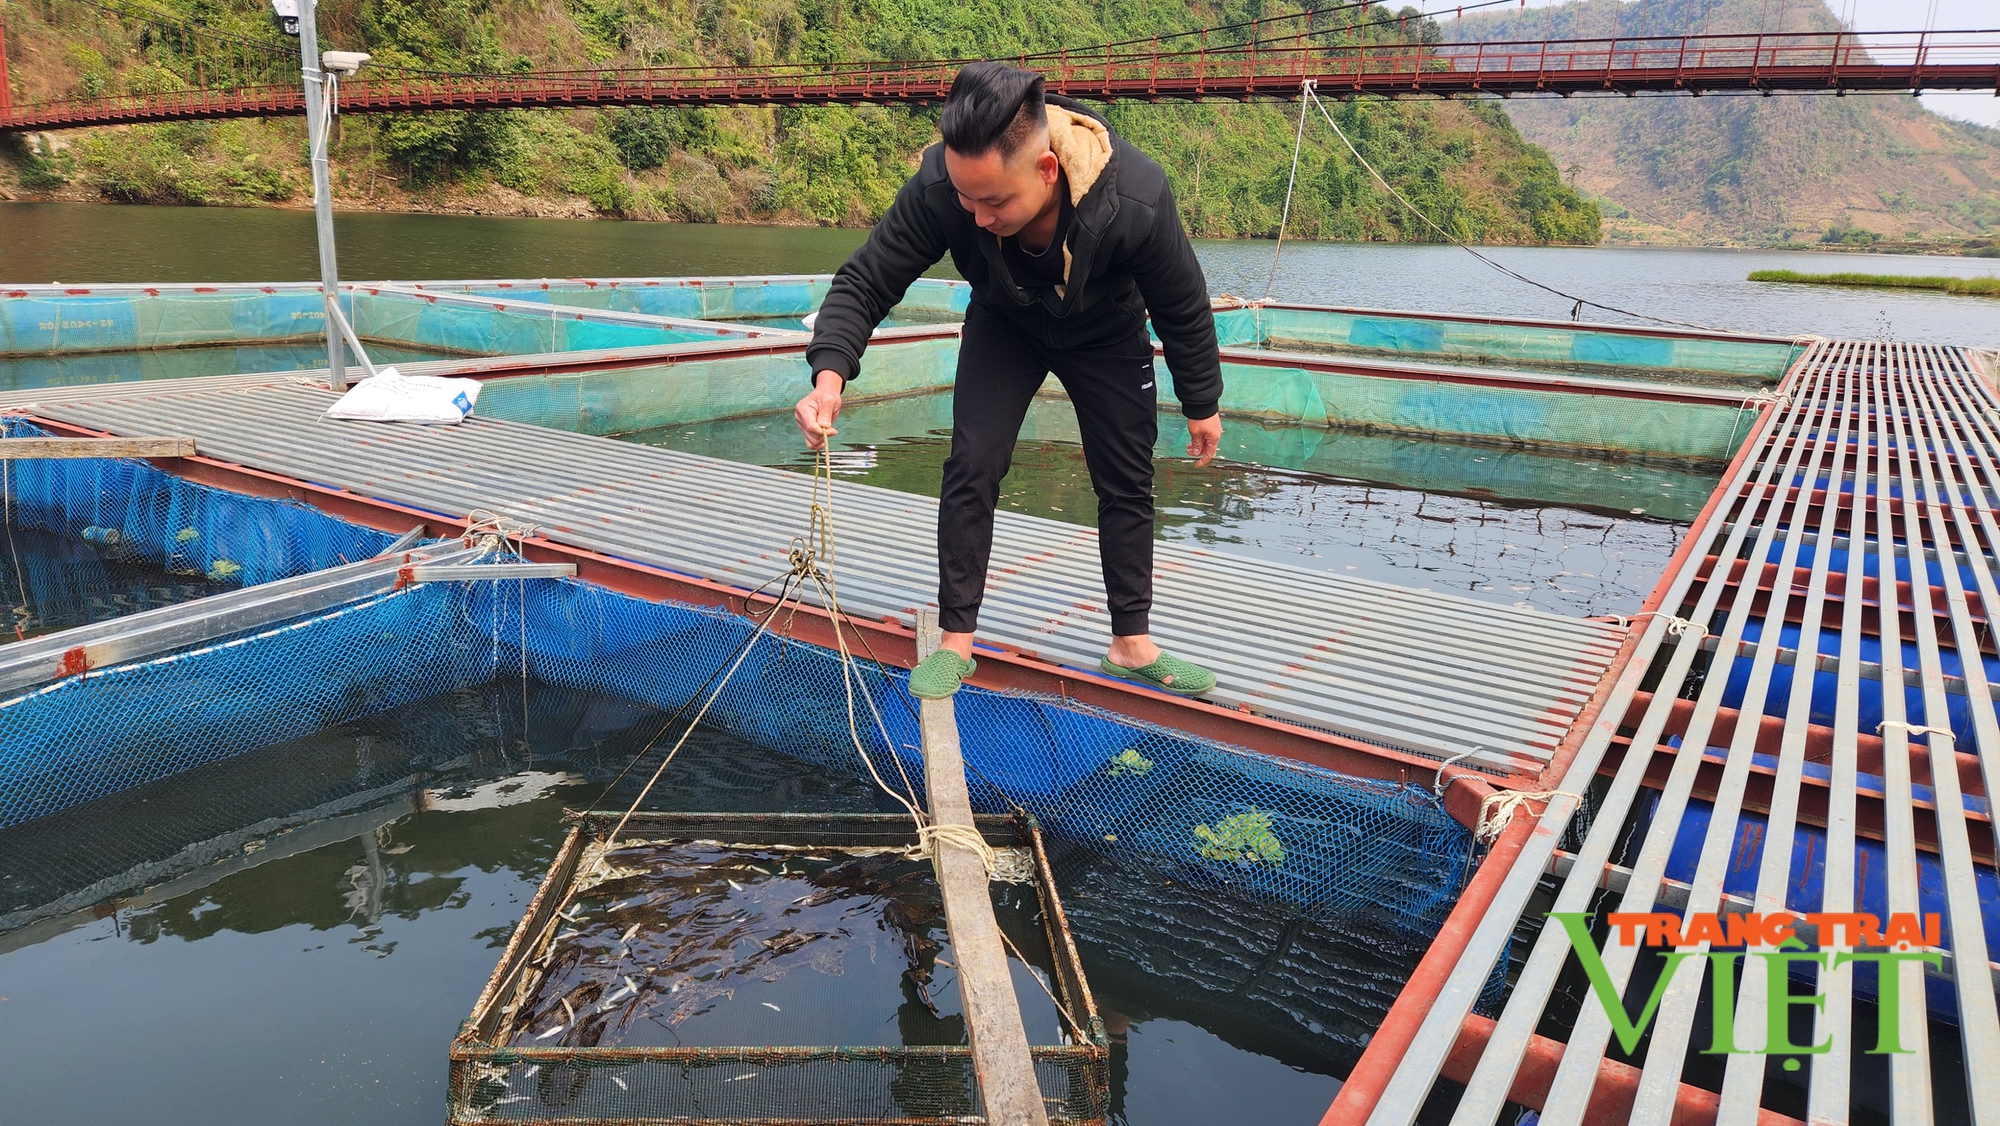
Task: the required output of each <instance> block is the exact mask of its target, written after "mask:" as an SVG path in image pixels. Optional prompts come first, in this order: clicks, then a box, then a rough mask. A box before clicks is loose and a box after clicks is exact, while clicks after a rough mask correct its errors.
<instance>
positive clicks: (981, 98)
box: [938, 62, 1048, 158]
mask: <svg viewBox="0 0 2000 1126" xmlns="http://www.w3.org/2000/svg"><path fill="white" fill-rule="evenodd" d="M1047 112H1048V111H1047V110H1046V109H1045V108H1044V106H1043V103H1042V76H1041V75H1040V74H1037V73H1036V72H1034V71H1032V70H1022V69H1020V68H1019V67H1011V66H1008V65H1007V64H1006V63H989V62H978V63H967V64H966V65H965V69H963V70H961V71H959V72H958V77H957V78H956V79H954V80H953V81H952V84H951V95H950V96H949V97H947V98H946V99H945V103H944V116H943V118H942V119H941V120H940V121H939V122H938V131H939V132H941V133H943V134H944V144H945V147H946V148H948V149H950V150H951V151H953V152H955V153H958V154H959V155H961V156H985V155H986V154H987V153H989V152H992V151H993V150H994V149H996V148H997V149H999V150H1000V155H1001V157H1002V158H1006V157H1011V156H1013V155H1014V154H1015V153H1017V152H1019V151H1021V146H1022V145H1024V144H1026V143H1027V141H1028V139H1029V138H1030V137H1033V136H1034V135H1035V131H1036V130H1037V129H1040V128H1041V127H1043V125H1045V124H1046V123H1047V121H1048V118H1047V116H1046V114H1047Z"/></svg>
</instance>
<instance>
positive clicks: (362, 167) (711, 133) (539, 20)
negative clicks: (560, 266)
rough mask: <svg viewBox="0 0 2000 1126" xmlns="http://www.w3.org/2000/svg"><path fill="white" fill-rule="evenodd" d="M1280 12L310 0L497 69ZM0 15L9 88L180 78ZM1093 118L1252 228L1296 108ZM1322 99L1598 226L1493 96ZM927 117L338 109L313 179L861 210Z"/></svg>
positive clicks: (1313, 157)
mask: <svg viewBox="0 0 2000 1126" xmlns="http://www.w3.org/2000/svg"><path fill="white" fill-rule="evenodd" d="M106 2H107V3H113V6H116V2H126V3H131V2H138V0H106ZM143 2H144V3H146V4H147V5H148V6H150V7H152V8H154V9H155V10H162V9H171V10H174V11H176V12H180V13H184V14H186V16H187V17H188V18H191V19H192V18H199V20H201V21H202V22H204V23H205V24H207V25H209V26H215V27H218V28H220V29H223V30H226V31H229V32H231V33H234V34H237V35H242V36H248V37H256V38H262V39H269V38H271V36H272V34H273V33H272V29H271V26H270V21H269V19H268V17H267V16H266V15H265V14H264V12H265V9H264V8H263V7H262V6H261V5H255V6H253V5H252V4H250V3H249V0H143ZM1298 10H1300V9H1299V8H1297V7H1291V8H1278V7H1274V6H1271V5H1269V4H1267V3H1264V2H1263V0H1227V2H1224V3H1220V4H1207V5H1199V6H1196V7H1194V8H1192V9H1190V8H1189V7H1187V6H1184V5H1180V4H1172V3H1166V2H1162V0H1090V2H1085V0H1046V2H1042V3H1036V4H1005V3H1000V2H998V0H432V2H431V3H428V4H418V3H415V2H414V0H329V2H328V3H326V4H324V5H323V6H322V8H321V25H322V27H323V28H324V29H325V32H324V35H323V39H324V42H325V44H326V45H327V46H330V47H338V48H342V49H362V50H367V51H370V52H372V53H373V54H374V55H375V57H376V60H377V63H378V64H381V63H386V64H394V65H403V66H412V67H425V68H434V69H445V70H478V71H498V72H518V71H525V70H531V69H537V68H548V67H557V68H588V67H596V66H627V65H685V64H718V63H738V64H752V63H771V62H790V61H813V60H840V59H860V58H880V59H910V58H937V57H973V56H980V55H1005V54H1016V53H1020V52H1023V51H1036V50H1041V49H1049V48H1055V47H1060V46H1065V45H1069V46H1076V45H1087V44H1090V43H1101V42H1105V41H1109V40H1113V39H1120V38H1126V37H1132V36H1141V35H1154V34H1163V33H1169V32H1173V31H1179V30H1183V29H1185V28H1189V27H1201V26H1212V25H1216V24H1222V23H1228V22H1232V21H1235V20H1239V19H1246V18H1249V17H1251V16H1253V15H1254V16H1261V17H1265V18H1269V17H1272V16H1275V15H1280V14H1283V13H1284V12H1288V11H1298ZM0 11H4V16H3V17H0V18H4V19H5V20H6V24H7V47H8V59H9V64H10V67H11V68H12V71H13V78H14V85H15V96H16V98H17V99H20V100H30V99H33V98H36V97H40V96H47V95H49V94H61V93H65V92H75V93H84V92H94V91H110V92H119V91H144V90H160V89H174V88H178V87H180V86H182V85H185V84H190V83H192V82H194V81H195V80H196V76H195V74H194V73H193V71H192V64H191V63H190V61H189V60H188V59H187V58H186V57H184V56H182V55H180V54H179V53H177V51H176V50H175V46H174V44H173V43H172V42H171V41H170V40H171V37H169V36H162V35H157V34H153V33H150V32H148V31H146V30H145V29H144V28H143V27H142V25H141V24H140V23H138V22H136V21H134V20H133V19H131V18H129V17H126V16H119V15H115V14H113V13H111V12H110V11H108V10H107V9H106V8H103V7H99V6H96V5H95V4H93V3H90V2H88V0H5V7H4V9H0ZM1412 14H1413V13H1412ZM1317 28H1318V35H1319V37H1320V38H1324V39H1328V40H1338V41H1353V40H1354V39H1356V38H1366V39H1368V40H1386V39H1391V38H1394V37H1396V36H1400V35H1411V36H1418V35H1425V36H1430V37H1433V38H1435V37H1436V36H1437V35H1438V29H1437V28H1436V26H1435V25H1431V24H1429V23H1428V22H1427V21H1423V20H1420V19H1412V20H1404V19H1401V18H1400V17H1399V15H1397V14H1391V13H1389V12H1387V11H1386V10H1385V9H1379V8H1378V9H1374V10H1373V12H1372V14H1371V15H1370V16H1369V17H1367V18H1366V19H1365V20H1363V21H1362V22H1360V24H1359V25H1358V26H1354V25H1329V23H1328V22H1327V21H1326V20H1325V19H1324V18H1322V19H1321V20H1320V21H1319V23H1318V24H1317ZM273 77H276V75H275V73H274V75H273ZM1109 112H1110V116H1111V118H1112V120H1113V123H1114V124H1115V125H1116V127H1117V128H1119V129H1120V130H1121V131H1123V132H1124V133H1125V134H1126V135H1127V136H1128V137H1130V138H1131V139H1132V140H1133V141H1135V142H1136V143H1138V144H1140V145H1141V146H1142V147H1144V148H1145V149H1146V150H1147V151H1149V152H1151V153H1152V154H1153V155H1154V156H1155V157H1156V158H1158V159H1159V160H1160V162H1161V163H1162V164H1163V165H1165V166H1166V168H1167V170H1168V174H1169V175H1170V176H1171V177H1172V178H1173V180H1174V185H1175V188H1176V191H1177V192H1178V193H1179V196H1180V200H1181V204H1182V207H1183V210H1184V212H1185V217H1186V219H1187V221H1188V224H1189V226H1190V227H1191V228H1192V229H1193V230H1194V231H1195V232H1196V233H1197V234H1201V235H1208V236H1217V237H1230V236H1244V235H1270V234H1273V233H1275V231H1276V229H1277V225H1278V219H1279V213H1280V210H1281V208H1282V205H1283V201H1284V193H1285V181H1286V176H1287V173H1288V171H1289V168H1290V159H1291V150H1292V135H1293V128H1294V125H1295V122H1296V118H1295V116H1294V115H1295V114H1296V112H1297V110H1296V106H1295V105H1291V106H1288V105H1284V104H1272V105H1240V104H1213V105H1208V104H1204V105H1121V106H1115V107H1112V109H1111V110H1110V111H1109ZM1336 113H1337V114H1338V116H1339V117H1340V118H1342V124H1343V127H1344V128H1347V129H1349V131H1350V133H1351V135H1352V136H1353V137H1354V138H1355V141H1356V143H1357V144H1358V145H1359V146H1361V148H1362V150H1363V151H1364V152H1365V153H1366V154H1367V155H1368V156H1369V158H1370V160H1371V161H1373V162H1375V163H1377V164H1378V166H1379V167H1381V168H1383V169H1384V171H1385V172H1386V173H1387V174H1388V175H1389V176H1390V177H1391V178H1392V180H1393V181H1394V182H1395V183H1396V184H1397V186H1398V188H1399V189H1401V190H1402V191H1403V192H1405V193H1406V194H1408V195H1409V196H1410V197H1411V198H1412V199H1413V200H1416V201H1417V202H1419V203H1420V204H1421V205H1423V206H1424V207H1425V208H1426V209H1428V210H1429V211H1430V212H1431V214H1432V215H1433V216H1434V217H1436V218H1437V219H1438V220H1439V221H1440V222H1442V223H1444V224H1445V225H1446V226H1447V227H1448V228H1450V229H1452V230H1453V231H1454V232H1455V233H1457V234H1458V235H1459V236H1460V237H1462V238H1466V239H1469V240H1474V241H1484V242H1498V243H1533V242H1581V243H1594V242H1596V241H1597V239H1598V214H1597V210H1596V207H1595V206H1594V205H1593V204H1591V203H1589V202H1586V201H1585V200H1583V199H1582V198H1581V197H1580V196H1579V195H1578V194H1577V193H1576V192H1574V191H1573V190H1572V189H1570V188H1569V187H1567V186H1566V185H1565V184H1563V182H1562V180H1561V177H1560V176H1559V174H1558V173H1557V170H1556V166H1555V164H1554V163H1553V162H1551V161H1550V160H1549V158H1548V156H1547V155H1546V154H1545V153H1543V152H1542V151H1541V150H1540V149H1538V148H1536V147H1534V146H1533V145H1530V144H1528V143H1526V142H1525V141H1523V140H1522V139H1521V137H1520V135H1519V134H1518V133H1516V132H1515V130H1514V127H1513V125H1512V124H1511V123H1510V122H1509V121H1508V119H1507V117H1506V115H1505V114H1504V113H1503V112H1502V111H1501V110H1500V109H1498V108H1497V107H1496V106H1494V105H1491V104H1479V103H1444V104H1438V103H1409V104H1389V103H1383V102H1372V103H1367V104H1351V105H1345V106H1338V107H1336ZM934 125H935V114H934V112H926V111H913V110H905V109H901V108H893V107H856V108H847V107H825V108H794V109H772V108H761V107H759V108H718V109H696V110H659V109H628V110H603V111H507V112H499V113H487V114H472V113H431V114H421V115H398V116H380V117H370V116H362V115H347V116H343V117H342V118H341V119H340V133H339V136H338V139H337V142H336V145H335V149H334V158H335V163H336V168H337V172H336V194H337V195H338V197H339V199H340V201H341V205H342V206H349V207H368V208H382V209H415V210H437V211H455V212H485V213H500V214H544V215H592V214H596V215H610V216H621V217H627V218H636V219H676V220H687V221H696V222H710V221H721V222H793V223H815V224H837V225H865V224H867V223H869V222H872V221H873V220H874V219H875V218H876V217H877V216H879V215H880V214H881V212H882V210H883V208H884V207H886V206H887V204H888V202H889V200H890V198H891V197H892V196H893V195H894V193H895V190H896V188H897V187H898V186H899V185H900V184H901V183H902V181H903V180H904V178H905V177H906V176H907V175H908V174H909V172H910V170H911V169H913V168H914V161H915V156H916V153H917V152H918V151H919V150H921V149H922V148H923V147H924V146H925V145H926V144H928V143H930V141H931V139H932V137H933V135H934ZM1336 150H1338V151H1336ZM302 156H303V126H302V124H301V123H300V122H297V121H268V122H266V121H254V120H246V121H230V122H216V123H196V124H182V125H172V126H155V127H135V128H130V129H116V130H95V131H76V132H67V133H59V134H50V135H46V136H42V137H37V138H32V139H30V140H29V141H27V142H26V143H17V144H15V145H14V146H13V148H12V149H11V151H10V152H9V153H8V157H7V160H6V162H5V163H4V166H0V170H4V171H5V172H6V173H7V175H8V176H9V177H11V179H10V180H8V181H7V187H8V190H9V191H11V192H12V193H13V194H15V195H21V196H30V197H38V198H90V199H96V198H108V199H119V200H133V201H144V202H160V203H193V204H293V205H296V204H298V203H299V202H300V201H301V200H302V199H303V198H304V196H305V193H306V187H305V185H306V179H305V172H304V167H303V161H302ZM1299 179H1300V188H1299V195H1298V197H1297V200H1296V202H1295V204H1294V207H1293V214H1292V226H1291V227H1289V228H1288V230H1289V232H1290V233H1291V234H1292V235H1294V236H1300V237H1306V238H1328V239H1351V240H1388V241H1393V240H1402V239H1409V240H1413V241H1426V240H1428V239H1430V238H1433V237H1435V236H1434V235H1433V234H1432V233H1431V232H1429V231H1428V230H1427V229H1426V228H1424V227H1423V225H1422V224H1421V223H1419V222H1417V221H1415V220H1414V219H1413V218H1412V217H1411V216H1409V215H1408V214H1407V213H1406V212H1405V211H1404V210H1403V209H1402V208H1401V207H1400V206H1399V205H1398V204H1396V203H1394V202H1393V201H1392V200H1391V199H1389V198H1388V197H1387V194H1386V193H1384V192H1382V191H1381V190H1380V188H1379V186H1378V185H1376V184H1374V183H1373V182H1372V181H1371V180H1370V179H1369V177H1368V176H1367V175H1366V173H1365V172H1363V171H1362V169H1361V168H1360V167H1359V165H1358V164H1357V163H1356V162H1355V161H1354V160H1353V158H1352V157H1351V156H1350V155H1349V154H1347V153H1346V151H1345V150H1344V149H1338V142H1337V141H1336V140H1335V139H1334V138H1333V137H1332V136H1331V133H1330V131H1329V130H1327V128H1326V126H1325V124H1324V123H1323V122H1322V123H1320V124H1319V125H1318V127H1317V128H1308V130H1307V145H1306V151H1305V156H1304V160H1303V163H1302V166H1301V170H1300V176H1299Z"/></svg>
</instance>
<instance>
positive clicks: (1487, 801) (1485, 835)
mask: <svg viewBox="0 0 2000 1126" xmlns="http://www.w3.org/2000/svg"><path fill="white" fill-rule="evenodd" d="M1557 798H1568V799H1570V800H1571V801H1573V802H1575V803H1576V804H1577V805H1582V804H1583V798H1582V796H1581V795H1578V794H1572V793H1570V792H1569V791H1568V790H1498V791H1495V792H1493V793H1490V794H1488V795H1486V797H1485V798H1483V799H1481V801H1480V803H1479V823H1478V824H1477V825H1476V826H1475V827H1474V828H1473V830H1472V838H1473V839H1474V840H1476V841H1478V842H1479V843H1480V844H1483V845H1490V844H1492V843H1493V842H1494V841H1496V840H1498V839H1499V838H1500V834H1501V832H1502V831H1503V830H1505V829H1506V828H1507V823H1508V822H1510V821H1512V820H1514V813H1515V811H1516V810H1519V809H1521V808H1522V807H1523V806H1526V805H1527V804H1528V803H1529V802H1531V801H1538V802H1552V801H1554V800H1555V799H1557Z"/></svg>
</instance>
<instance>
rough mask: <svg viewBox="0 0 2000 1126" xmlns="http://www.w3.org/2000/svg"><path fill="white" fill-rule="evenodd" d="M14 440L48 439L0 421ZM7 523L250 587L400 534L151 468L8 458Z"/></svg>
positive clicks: (2, 466) (347, 559)
mask: <svg viewBox="0 0 2000 1126" xmlns="http://www.w3.org/2000/svg"><path fill="white" fill-rule="evenodd" d="M0 425H4V430H5V433H6V436H7V437H9V438H19V437H39V436H45V435H46V434H47V433H48V432H47V431H46V430H43V429H41V428H40V427H37V426H35V425H34V424H33V423H31V422H27V421H25V420H23V419H20V418H6V419H4V420H0ZM0 473H4V478H3V479H0V492H4V503H5V507H6V517H7V519H8V520H9V521H10V522H11V523H13V524H14V525H15V526H16V527H23V528H40V529H43V530H46V531H50V532H54V533H56V534H58V535H63V536H71V537H75V538H76V539H80V540H83V541H84V542H86V543H88V544H90V545H91V546H92V547H94V548H96V549H98V550H99V551H100V552H102V553H103V554H104V555H106V556H107V557H110V558H123V557H129V558H137V559H144V560H147V561H149V562H152V563H155V564H158V565H160V566H163V567H165V568H166V569H167V570H168V571H170V572H173V573H175V574H182V575H199V576H204V577H206V578H208V579H210V580H212V581H216V582H235V583H241V584H243V585H245V586H253V585H255V584H258V583H265V582H270V581H271V580H273V579H283V578H290V577H292V576H294V575H303V574H306V573H307V572H310V571H318V570H322V569H324V568H327V567H335V566H339V565H340V564H342V563H352V562H355V561H356V560H360V559H366V558H368V557H370V556H372V555H375V554H376V553H377V552H380V551H381V550H382V549H384V548H386V547H388V546H389V544H390V543H391V542H392V541H393V540H394V539H395V537H393V536H390V535H387V534H385V533H382V532H378V531H375V530H374V529H372V528H364V527H361V526H360V525H358V524H350V523H348V522H347V521H345V520H340V519H336V518H335V517H332V516H328V515H326V514H325V513H323V512H320V511H319V510H317V509H314V508H310V507H307V506H306V505H303V504H300V503H297V502H295V501H287V500H273V499H269V498H265V497H253V496H245V495H243V494H241V493H232V492H229V491H227V490H224V489H216V488H211V487H209V486H207V485H200V484H196V483H194V482H192V481H187V480H183V479H182V478H179V477H176V476H174V475H173V474H171V473H166V472H163V471H161V470H159V469H155V468H154V467H153V466H152V465H150V464H148V463H146V462H143V461H134V460H129V459H123V458H46V459H23V460H15V461H0Z"/></svg>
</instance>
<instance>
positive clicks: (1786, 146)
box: [1443, 0, 2000, 250]
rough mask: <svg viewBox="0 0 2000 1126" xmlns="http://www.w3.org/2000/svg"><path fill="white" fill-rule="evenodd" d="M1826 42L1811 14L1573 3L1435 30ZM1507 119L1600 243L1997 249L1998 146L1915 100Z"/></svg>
mask: <svg viewBox="0 0 2000 1126" xmlns="http://www.w3.org/2000/svg"><path fill="white" fill-rule="evenodd" d="M1781 20H1782V26H1781V24H1780V21H1781ZM1911 22H1913V23H1914V22H1919V21H1918V20H1915V19H1913V20H1912V21H1911ZM1838 27H1839V24H1838V22H1837V21H1836V20H1835V19H1834V16H1833V14H1832V13H1831V12H1830V11H1828V10H1827V8H1826V7H1825V6H1824V5H1823V4H1822V3H1820V2H1819V0H1797V2H1794V3H1791V4H1789V5H1782V6H1781V5H1773V4H1769V3H1765V2H1764V0H1634V2H1631V3H1623V2H1621V0H1576V2H1572V3H1568V4H1563V5H1560V6H1557V7H1552V8H1540V9H1531V10H1529V11H1525V12H1522V11H1515V12H1509V13H1506V14H1502V15H1477V16H1475V15H1467V16H1466V17H1465V18H1464V20H1462V21H1456V22H1446V23H1445V24H1444V25H1443V28H1444V31H1445V34H1446V36H1447V38H1454V39H1459V40H1463V41H1468V42H1469V41H1476V40H1486V41H1494V40H1510V39H1531V40H1532V39H1542V38H1571V37H1597V36H1613V35H1619V36H1625V35H1665V34H1681V33H1684V32H1698V33H1716V34H1723V33H1740V32H1756V31H1758V30H1760V29H1761V30H1767V31H1777V30H1785V31H1834V30H1837V29H1838ZM1507 112H1508V113H1509V115H1510V116H1512V118H1513V120H1514V124H1515V125H1516V126H1517V127H1518V128H1519V129H1520V130H1521V132H1522V134H1523V135H1525V136H1526V137H1527V138H1528V139H1529V140H1531V141H1533V142H1534V143H1536V144H1538V145H1541V146H1543V147H1544V148H1546V149H1547V150H1548V151H1549V153H1550V154H1551V155H1552V156H1553V157H1554V158H1555V160H1556V163H1557V164H1558V165H1560V166H1561V167H1562V168H1563V169H1564V171H1565V174H1566V175H1569V176H1570V177H1571V178H1572V179H1573V181H1574V183H1575V184H1576V185H1577V186H1578V187H1580V188H1583V189H1584V190H1586V191H1587V192H1588V193H1590V194H1591V195H1592V196H1593V197H1595V198H1597V199H1599V200H1601V201H1602V202H1603V205H1604V211H1605V214H1606V217H1607V223H1606V235H1607V237H1608V238H1609V239H1611V240H1613V241H1622V242H1688V243H1725V244H1753V245H1764V244H1785V243H1793V244H1821V243H1835V244H1844V245H1860V246H1876V245H1882V246H1885V247H1886V246H1889V245H1898V244H1900V245H1905V246H1916V247H1953V246H1957V247H1963V248H1965V249H1968V250H1977V249H1980V248H1983V247H1991V246H1993V245H1994V242H1995V239H1996V237H2000V130H1994V129H1988V128H1984V127H1982V126H1978V125H1972V124H1967V123H1965V122H1960V121H1954V120H1952V119H1950V118H1945V117H1941V116H1939V115H1937V114H1934V113H1932V112H1930V111H1929V110H1927V109H1925V108H1924V107H1923V106H1922V105H1921V104H1920V103H1918V102H1917V101H1916V100H1915V99H1913V98H1909V97H1901V96H1895V95H1887V94H1884V95H1869V96H1857V97H1846V98H1830V97H1798V96H1795V97H1774V98H1759V97H1728V96H1721V97H1706V98H1569V99H1555V98H1548V99H1530V98H1520V99H1515V100H1513V101H1510V102H1508V103H1507Z"/></svg>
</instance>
